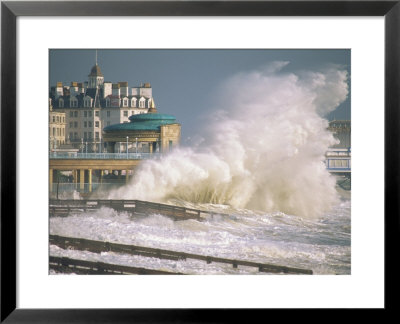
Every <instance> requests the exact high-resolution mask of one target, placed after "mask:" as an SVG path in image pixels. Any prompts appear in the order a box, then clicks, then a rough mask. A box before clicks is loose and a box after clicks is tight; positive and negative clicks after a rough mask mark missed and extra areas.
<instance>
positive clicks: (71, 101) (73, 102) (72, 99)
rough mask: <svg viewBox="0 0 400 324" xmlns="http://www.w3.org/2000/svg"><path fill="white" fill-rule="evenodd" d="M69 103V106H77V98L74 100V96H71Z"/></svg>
mask: <svg viewBox="0 0 400 324" xmlns="http://www.w3.org/2000/svg"><path fill="white" fill-rule="evenodd" d="M69 105H70V107H78V100H76V98H71V100H70V101H69Z"/></svg>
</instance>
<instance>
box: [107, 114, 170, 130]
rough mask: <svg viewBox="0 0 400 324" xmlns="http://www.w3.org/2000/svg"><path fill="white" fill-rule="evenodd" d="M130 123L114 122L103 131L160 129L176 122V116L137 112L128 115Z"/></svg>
mask: <svg viewBox="0 0 400 324" xmlns="http://www.w3.org/2000/svg"><path fill="white" fill-rule="evenodd" d="M129 120H130V121H131V122H130V123H122V124H114V125H110V126H107V127H105V128H104V129H103V130H104V131H105V132H113V131H130V130H155V131H158V130H160V126H162V125H169V124H176V118H175V117H174V116H172V115H166V114H139V115H132V116H130V117H129Z"/></svg>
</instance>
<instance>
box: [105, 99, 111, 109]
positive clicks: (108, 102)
mask: <svg viewBox="0 0 400 324" xmlns="http://www.w3.org/2000/svg"><path fill="white" fill-rule="evenodd" d="M106 107H110V98H107V99H106Z"/></svg>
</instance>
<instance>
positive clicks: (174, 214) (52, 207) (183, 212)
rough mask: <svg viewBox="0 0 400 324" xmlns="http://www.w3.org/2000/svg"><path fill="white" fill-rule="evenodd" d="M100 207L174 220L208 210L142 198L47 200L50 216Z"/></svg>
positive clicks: (199, 215)
mask: <svg viewBox="0 0 400 324" xmlns="http://www.w3.org/2000/svg"><path fill="white" fill-rule="evenodd" d="M101 207H109V208H112V209H114V210H118V211H126V212H129V213H131V214H138V215H149V214H161V215H164V216H167V217H170V218H172V219H174V220H186V219H196V220H200V219H201V214H202V213H203V214H209V212H205V211H201V210H198V209H192V208H186V207H180V206H173V205H167V204H159V203H154V202H149V201H142V200H114V199H108V200H102V199H96V200H73V199H69V200H61V199H51V200H50V201H49V215H50V217H55V216H57V217H67V216H69V215H70V214H71V213H79V212H90V211H95V210H97V209H99V208H101Z"/></svg>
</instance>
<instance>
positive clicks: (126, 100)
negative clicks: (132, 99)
mask: <svg viewBox="0 0 400 324" xmlns="http://www.w3.org/2000/svg"><path fill="white" fill-rule="evenodd" d="M122 105H123V106H124V107H127V106H128V99H124V100H123V101H122Z"/></svg>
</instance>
